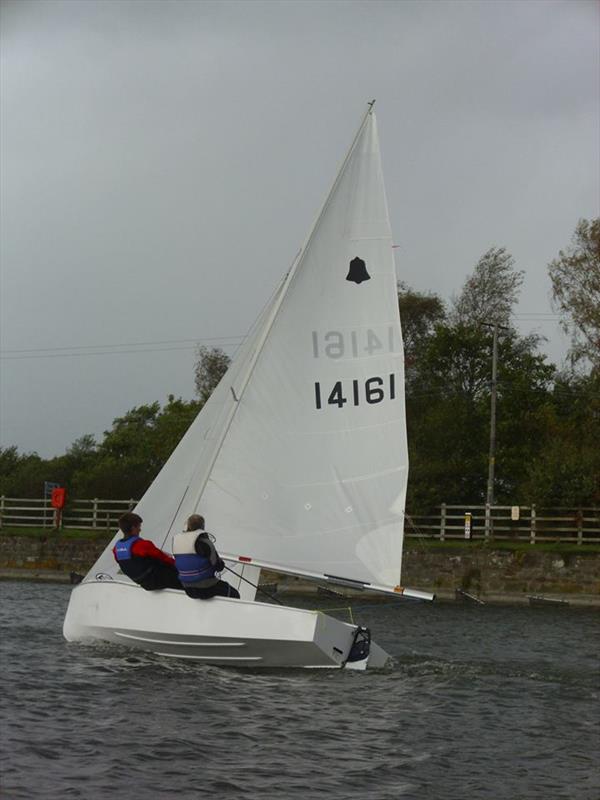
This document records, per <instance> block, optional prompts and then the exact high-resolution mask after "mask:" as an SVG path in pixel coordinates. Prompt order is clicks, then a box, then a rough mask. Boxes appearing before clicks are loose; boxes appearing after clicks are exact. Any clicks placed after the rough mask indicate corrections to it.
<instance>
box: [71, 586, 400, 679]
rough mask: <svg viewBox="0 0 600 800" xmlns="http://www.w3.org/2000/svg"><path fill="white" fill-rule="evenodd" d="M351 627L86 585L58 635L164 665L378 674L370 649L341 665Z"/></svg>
mask: <svg viewBox="0 0 600 800" xmlns="http://www.w3.org/2000/svg"><path fill="white" fill-rule="evenodd" d="M355 632H356V626H355V625H349V624H348V623H345V622H341V621H339V620H337V619H334V618H333V617H329V616H327V615H326V614H323V613H321V612H318V611H309V610H305V609H298V608H290V607H288V606H276V605H267V604H266V603H257V602H255V601H248V600H233V599H230V598H223V597H215V598H213V599H212V600H192V599H191V598H189V597H188V596H187V595H185V594H184V593H183V592H179V591H175V590H172V589H164V590H162V591H155V592H147V591H144V589H141V588H140V587H139V586H136V585H134V584H131V583H126V582H119V581H89V582H85V583H82V584H80V585H79V586H77V587H76V588H75V589H73V592H72V594H71V599H70V601H69V607H68V609H67V614H66V616H65V621H64V626H63V634H64V636H65V638H66V639H67V640H68V641H85V640H100V641H109V642H114V643H117V644H120V645H125V646H127V647H132V648H136V649H140V650H146V651H149V652H152V653H156V654H158V655H161V656H164V657H167V658H182V659H188V660H190V661H195V662H197V663H204V664H218V665H221V666H236V667H253V668H256V667H263V668H264V667H331V668H336V667H337V668H340V667H344V666H347V667H348V668H354V669H357V668H358V669H366V667H367V666H368V667H383V666H385V663H386V662H387V661H388V659H389V656H388V654H387V653H386V652H385V651H384V650H382V648H380V647H378V645H376V644H375V643H374V642H372V643H371V649H370V653H369V656H368V658H367V659H364V660H363V661H360V662H353V663H352V662H348V663H346V661H347V659H348V655H349V652H350V649H351V647H352V644H353V641H354V636H355Z"/></svg>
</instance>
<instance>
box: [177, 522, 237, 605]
mask: <svg viewBox="0 0 600 800" xmlns="http://www.w3.org/2000/svg"><path fill="white" fill-rule="evenodd" d="M173 555H174V556H175V566H176V567H177V572H178V573H179V580H180V581H181V584H182V586H183V588H184V590H185V593H186V594H187V595H188V596H189V597H194V598H198V599H200V600H208V599H210V598H211V597H217V596H219V597H235V598H239V596H240V594H239V592H238V591H237V589H234V588H233V586H230V585H229V584H228V583H227V582H226V581H222V580H221V579H220V578H219V577H218V576H217V573H218V572H221V571H222V570H223V569H225V564H224V562H223V559H222V558H220V557H219V554H218V553H217V550H216V548H215V546H214V544H213V542H212V537H211V535H210V534H209V533H207V532H206V531H205V530H204V517H202V516H200V514H192V516H191V517H189V519H188V521H187V524H186V530H185V531H184V532H183V533H178V534H177V535H176V536H175V537H174V538H173Z"/></svg>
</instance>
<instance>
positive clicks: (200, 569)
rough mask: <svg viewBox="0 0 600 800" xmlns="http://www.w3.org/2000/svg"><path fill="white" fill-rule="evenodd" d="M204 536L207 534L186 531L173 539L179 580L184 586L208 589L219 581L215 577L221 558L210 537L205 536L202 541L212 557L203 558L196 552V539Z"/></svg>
mask: <svg viewBox="0 0 600 800" xmlns="http://www.w3.org/2000/svg"><path fill="white" fill-rule="evenodd" d="M202 534H206V532H205V531H200V530H198V531H185V532H184V533H178V534H177V535H176V536H175V537H174V538H173V555H174V556H175V566H176V567H177V572H178V573H179V580H180V581H181V583H182V584H183V585H184V586H196V587H198V588H208V587H209V586H214V585H215V584H217V583H218V581H219V579H218V578H217V577H216V576H215V572H216V571H217V563H218V561H219V556H218V554H217V551H216V550H215V546H214V545H213V543H212V542H211V541H210V539H209V538H208V536H206V535H205V536H204V537H203V539H202V541H203V544H205V545H206V547H207V548H208V549H209V551H210V555H209V556H208V557H206V556H201V555H198V553H197V552H196V539H197V538H198V536H200V535H202Z"/></svg>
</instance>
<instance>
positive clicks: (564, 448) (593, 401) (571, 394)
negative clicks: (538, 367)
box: [521, 371, 600, 507]
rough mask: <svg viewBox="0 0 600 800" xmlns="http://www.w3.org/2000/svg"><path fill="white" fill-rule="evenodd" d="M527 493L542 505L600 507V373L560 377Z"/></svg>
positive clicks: (532, 462) (529, 474) (531, 467)
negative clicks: (599, 443)
mask: <svg viewBox="0 0 600 800" xmlns="http://www.w3.org/2000/svg"><path fill="white" fill-rule="evenodd" d="M551 401H552V404H551V407H550V408H548V411H547V417H546V420H545V424H544V426H543V432H542V436H541V440H540V446H539V448H538V452H537V454H536V456H535V457H534V458H532V459H530V461H529V463H528V469H527V474H526V476H525V478H524V480H523V482H522V486H521V492H522V494H523V496H524V497H526V498H527V501H528V502H535V503H538V504H539V505H542V506H572V507H577V506H597V505H598V504H600V447H599V446H598V442H600V373H598V371H595V372H592V374H590V375H583V376H582V375H577V374H575V373H567V374H563V375H559V376H558V378H557V380H556V381H555V384H554V387H553V391H552V395H551Z"/></svg>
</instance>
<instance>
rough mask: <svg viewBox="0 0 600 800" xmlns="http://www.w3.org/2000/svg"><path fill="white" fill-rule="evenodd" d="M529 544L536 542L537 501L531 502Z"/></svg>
mask: <svg viewBox="0 0 600 800" xmlns="http://www.w3.org/2000/svg"><path fill="white" fill-rule="evenodd" d="M529 544H535V503H532V504H531V521H530V523H529Z"/></svg>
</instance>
